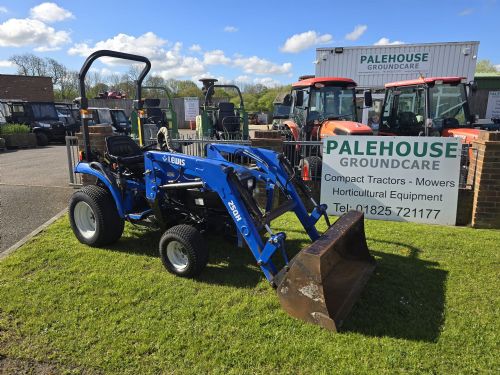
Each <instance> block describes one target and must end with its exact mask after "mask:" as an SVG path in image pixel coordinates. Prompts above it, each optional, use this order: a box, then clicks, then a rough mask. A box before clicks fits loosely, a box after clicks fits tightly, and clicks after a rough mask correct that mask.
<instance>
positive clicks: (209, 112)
mask: <svg viewBox="0 0 500 375" xmlns="http://www.w3.org/2000/svg"><path fill="white" fill-rule="evenodd" d="M200 81H201V82H202V84H203V87H202V93H203V95H205V100H204V103H203V106H202V107H201V114H200V115H198V116H197V117H196V130H197V132H198V135H200V136H201V137H216V138H217V139H248V114H247V112H246V111H245V105H244V103H243V97H242V95H241V91H240V89H239V88H238V86H235V85H218V84H216V82H217V80H216V79H214V78H204V79H200ZM217 89H219V90H226V89H232V90H236V92H237V94H238V97H239V101H240V103H239V106H237V105H235V104H234V103H233V102H230V101H221V100H215V98H214V95H215V94H216V90H217Z"/></svg>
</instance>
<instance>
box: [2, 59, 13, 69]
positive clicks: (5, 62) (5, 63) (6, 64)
mask: <svg viewBox="0 0 500 375" xmlns="http://www.w3.org/2000/svg"><path fill="white" fill-rule="evenodd" d="M13 66H14V64H13V63H12V62H11V61H9V60H0V68H12V67H13Z"/></svg>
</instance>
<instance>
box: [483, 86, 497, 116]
mask: <svg viewBox="0 0 500 375" xmlns="http://www.w3.org/2000/svg"><path fill="white" fill-rule="evenodd" d="M492 117H499V118H500V91H490V93H489V94H488V105H487V106H486V118H487V119H491V118H492Z"/></svg>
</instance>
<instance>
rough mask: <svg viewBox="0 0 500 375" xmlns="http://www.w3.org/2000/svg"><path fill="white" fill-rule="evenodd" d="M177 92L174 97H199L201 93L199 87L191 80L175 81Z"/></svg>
mask: <svg viewBox="0 0 500 375" xmlns="http://www.w3.org/2000/svg"><path fill="white" fill-rule="evenodd" d="M177 82H178V85H177V92H176V94H175V96H176V97H179V98H183V97H195V96H197V97H199V98H201V97H202V96H203V95H202V93H201V89H200V88H199V87H198V86H197V85H196V83H194V82H193V81H188V80H187V81H177Z"/></svg>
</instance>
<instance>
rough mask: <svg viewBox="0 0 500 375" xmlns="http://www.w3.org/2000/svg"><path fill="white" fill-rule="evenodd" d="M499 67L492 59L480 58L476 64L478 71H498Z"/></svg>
mask: <svg viewBox="0 0 500 375" xmlns="http://www.w3.org/2000/svg"><path fill="white" fill-rule="evenodd" d="M496 72H498V69H497V68H496V67H495V65H493V64H492V63H491V61H490V60H479V61H478V62H477V64H476V73H496Z"/></svg>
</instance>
